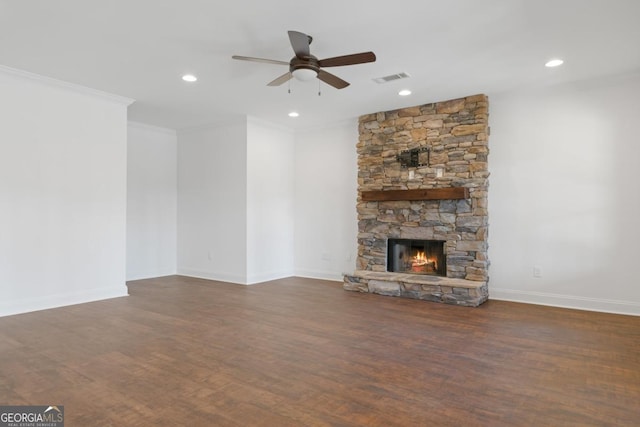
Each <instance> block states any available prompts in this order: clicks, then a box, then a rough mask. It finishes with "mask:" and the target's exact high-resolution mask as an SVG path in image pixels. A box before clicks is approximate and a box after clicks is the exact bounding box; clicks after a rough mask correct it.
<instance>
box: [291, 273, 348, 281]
mask: <svg viewBox="0 0 640 427" xmlns="http://www.w3.org/2000/svg"><path fill="white" fill-rule="evenodd" d="M345 274H346V273H332V272H328V271H317V270H296V271H295V273H294V275H295V276H296V277H305V278H307V279H319V280H331V281H333V282H342V281H344V275H345Z"/></svg>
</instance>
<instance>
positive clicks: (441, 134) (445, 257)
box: [344, 95, 489, 306]
mask: <svg viewBox="0 0 640 427" xmlns="http://www.w3.org/2000/svg"><path fill="white" fill-rule="evenodd" d="M488 135H489V128H488V100H487V97H486V96H485V95H474V96H469V97H466V98H460V99H454V100H450V101H445V102H437V103H433V104H426V105H421V106H416V107H410V108H404V109H400V110H394V111H386V112H380V113H374V114H368V115H365V116H362V117H360V119H359V141H358V144H357V149H358V200H357V211H358V258H357V266H356V270H355V272H354V273H353V274H350V275H345V277H344V288H345V289H346V290H350V291H359V292H371V293H377V294H382V295H391V296H400V297H407V298H416V299H423V300H429V301H437V302H444V303H450V304H457V305H467V306H477V305H480V304H481V303H483V302H484V301H486V300H487V298H488V287H487V284H488V279H489V275H488V269H489V259H488V256H487V249H488V248H487V235H488V214H487V190H488V186H489V171H488V163H487V158H488V154H489V148H488Z"/></svg>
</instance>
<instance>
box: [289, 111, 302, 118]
mask: <svg viewBox="0 0 640 427" xmlns="http://www.w3.org/2000/svg"><path fill="white" fill-rule="evenodd" d="M299 115H300V114H298V113H297V112H295V111H292V112H290V113H289V117H298V116H299Z"/></svg>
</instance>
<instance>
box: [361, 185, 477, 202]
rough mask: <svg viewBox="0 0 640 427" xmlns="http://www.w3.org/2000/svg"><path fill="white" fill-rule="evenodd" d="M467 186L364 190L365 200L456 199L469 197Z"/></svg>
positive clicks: (363, 198)
mask: <svg viewBox="0 0 640 427" xmlns="http://www.w3.org/2000/svg"><path fill="white" fill-rule="evenodd" d="M468 198H469V189H468V188H466V187H446V188H422V189H417V190H373V191H363V192H362V201H363V202H390V201H401V200H454V199H468Z"/></svg>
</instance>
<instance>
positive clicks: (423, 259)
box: [411, 251, 438, 269]
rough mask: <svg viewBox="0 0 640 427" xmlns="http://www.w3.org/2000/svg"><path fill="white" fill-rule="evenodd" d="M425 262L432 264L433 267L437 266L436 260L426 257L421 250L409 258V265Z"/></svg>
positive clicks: (419, 264)
mask: <svg viewBox="0 0 640 427" xmlns="http://www.w3.org/2000/svg"><path fill="white" fill-rule="evenodd" d="M427 264H433V267H434V268H435V269H437V268H438V265H437V264H436V260H435V259H434V258H427V256H426V254H425V253H424V252H423V251H418V253H417V254H416V256H414V257H413V258H412V259H411V265H412V266H414V267H417V266H421V265H427Z"/></svg>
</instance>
